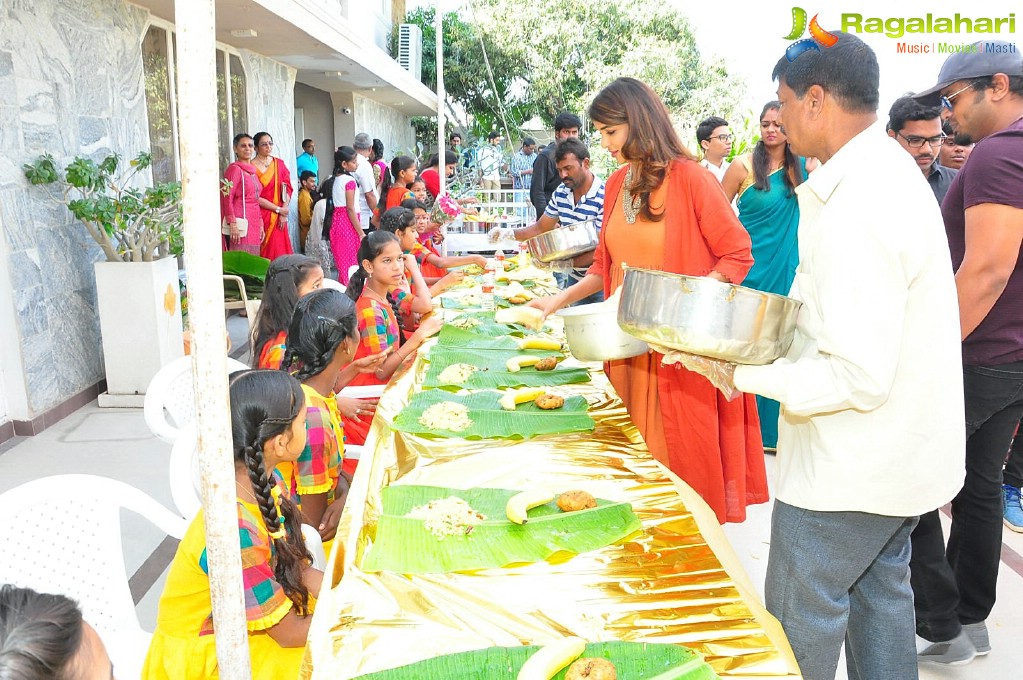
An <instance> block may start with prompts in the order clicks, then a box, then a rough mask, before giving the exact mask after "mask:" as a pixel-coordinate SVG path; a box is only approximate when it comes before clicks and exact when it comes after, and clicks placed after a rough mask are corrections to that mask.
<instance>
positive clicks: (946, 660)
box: [916, 627, 977, 666]
mask: <svg viewBox="0 0 1023 680" xmlns="http://www.w3.org/2000/svg"><path fill="white" fill-rule="evenodd" d="M975 656H977V649H976V648H975V647H974V646H973V643H972V642H970V637H969V635H967V633H966V629H965V627H964V628H963V630H961V631H959V635H956V636H955V637H954V638H952V639H951V640H948V641H946V642H932V643H931V644H929V645H927V647H925V648H924V649H923V650H922V651H920V652H918V653H917V655H916V660H917V661H919V662H920V663H935V664H941V665H943V666H962V665H963V664H967V663H970V662H971V661H973V657H975Z"/></svg>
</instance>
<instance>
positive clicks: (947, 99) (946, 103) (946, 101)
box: [941, 80, 980, 111]
mask: <svg viewBox="0 0 1023 680" xmlns="http://www.w3.org/2000/svg"><path fill="white" fill-rule="evenodd" d="M979 82H980V81H979V80H974V81H973V82H972V83H970V84H969V85H967V86H966V87H964V88H963V89H961V90H956V91H955V92H953V93H952V94H950V95H948V96H943V97H942V98H941V105H942V107H944V108H946V109H948V110H949V111H951V110H952V102H953V100H954V99H955V98H956V97H958V96H959V95H961V94H962V93H963V92H966V91H967V90H969V89H970V88H971V87H973V86H974V85H976V84H977V83H979Z"/></svg>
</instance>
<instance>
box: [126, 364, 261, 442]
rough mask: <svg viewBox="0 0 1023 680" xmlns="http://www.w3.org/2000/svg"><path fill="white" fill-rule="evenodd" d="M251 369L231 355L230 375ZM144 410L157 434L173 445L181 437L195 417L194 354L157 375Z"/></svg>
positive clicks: (150, 385) (147, 420)
mask: <svg viewBox="0 0 1023 680" xmlns="http://www.w3.org/2000/svg"><path fill="white" fill-rule="evenodd" d="M247 368H249V367H248V366H246V365H245V364H243V363H242V362H240V361H238V360H237V359H232V358H231V357H227V372H228V373H229V374H230V373H234V372H236V371H243V370H245V369H247ZM142 413H143V416H144V417H145V419H146V425H148V426H149V429H150V430H151V431H152V432H153V434H155V435H156V436H157V437H159V438H160V439H162V440H163V441H165V442H168V443H171V444H173V443H174V441H175V440H176V439H177V438H178V435H179V432H180V430H181V428H182V427H184V426H185V425H187V424H189V423H191V422H193V421H194V420H195V389H194V387H193V385H192V357H191V356H183V357H180V358H178V359H175V360H174V361H172V362H170V363H169V364H167V365H166V366H164V367H163V368H161V369H160V370H159V371H158V372H157V373H156V375H155V376H153V380H152V381H151V382H150V383H149V387H147V388H146V398H145V401H144V402H143V408H142ZM168 416H169V418H168Z"/></svg>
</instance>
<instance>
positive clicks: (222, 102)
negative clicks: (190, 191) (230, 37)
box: [142, 23, 249, 182]
mask: <svg viewBox="0 0 1023 680" xmlns="http://www.w3.org/2000/svg"><path fill="white" fill-rule="evenodd" d="M176 48H177V46H176V41H175V40H174V32H173V28H172V27H171V26H170V25H167V26H161V25H157V24H155V23H154V24H153V25H151V26H150V27H149V30H147V31H146V35H145V38H143V40H142V67H143V70H144V73H145V83H146V111H147V115H148V118H149V142H150V147H151V148H150V151H151V152H152V154H153V181H154V182H172V181H175V180H178V179H180V178H181V168H180V155H179V153H178V129H177V123H178V115H177V100H176V96H175V95H176V82H175V77H174V63H175V60H174V58H173V57H174V55H175V51H176ZM216 59H217V122H218V154H217V155H218V158H219V159H220V170H221V172H223V170H224V169H225V168H226V167H227V166H228V165H229V164H230V163H231V161H232V160H234V153H233V151H232V148H231V141H232V140H233V139H234V135H235V134H236V133H238V132H246V131H248V119H249V116H248V109H247V106H246V99H245V94H246V93H245V70H244V69H243V68H242V61H241V59H239V57H238V55H237V54H235V53H233V52H231V51H229V50H228V49H226V48H224V47H223V46H221V49H218V50H217V52H216ZM228 83H230V86H229V85H228ZM228 112H230V113H228Z"/></svg>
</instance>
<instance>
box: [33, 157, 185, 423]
mask: <svg viewBox="0 0 1023 680" xmlns="http://www.w3.org/2000/svg"><path fill="white" fill-rule="evenodd" d="M151 162H152V157H151V156H150V154H148V153H140V154H139V155H138V156H137V157H135V158H133V159H131V160H130V161H129V162H128V165H127V167H122V165H121V157H120V156H118V155H117V154H111V155H109V156H107V157H106V158H104V159H103V160H102V161H101V162H99V163H96V162H95V161H93V160H92V159H90V158H86V157H83V156H77V157H75V158H74V159H73V160H72V161H71V162H70V163H68V164H67V165H66V166H65V167H64V169H63V170H60V169H59V168H58V166H57V163H56V161H55V160H54V158H53V156H51V155H49V154H46V155H43V156H40V157H39V158H37V159H36V161H35V162H34V163H29V164H26V165H24V166H22V169H23V171H24V173H25V177H26V178H27V179H28V181H29V182H30V183H31V184H35V185H42V186H45V187H46V188H47V189H48V192H49V195H50V197H51V198H52V199H53V200H55V201H57V202H58V203H61V204H63V205H65V206H66V207H67V209H68V210H69V211H70V212H71V214H72V215H74V216H75V217H76V218H77V219H78V220H79V221H80V222H82V224H83V225H85V228H86V230H87V231H88V232H89V235H90V236H91V237H92V238H93V240H94V241H95V242H96V243H97V244H98V245H99V247H100V248H101V249H102V251H103V254H104V255H105V257H106V261H101V262H96V263H95V265H94V267H95V271H96V296H97V302H98V308H99V318H100V331H101V333H102V338H103V359H104V363H105V367H106V380H107V392H106V393H105V394H103V395H100V405H101V406H141V405H142V400H143V397H144V395H145V391H146V388H147V387H148V385H149V382H150V381H151V380H152V378H153V376H154V375H156V372H157V371H159V370H160V368H161V367H162V366H164V365H165V364H167V363H168V362H170V361H172V360H173V359H176V358H177V357H180V356H182V342H181V304H180V300H181V298H180V294H179V284H178V264H177V258H176V257H175V256H176V255H179V254H180V253H181V246H182V238H181V224H182V219H181V186H180V184H178V183H176V182H174V183H167V184H157V185H155V186H148V187H147V186H138V184H139V180H140V179H142V176H140V175H142V173H143V172H144V171H146V170H147V169H148V168H149V166H150V163H151Z"/></svg>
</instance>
